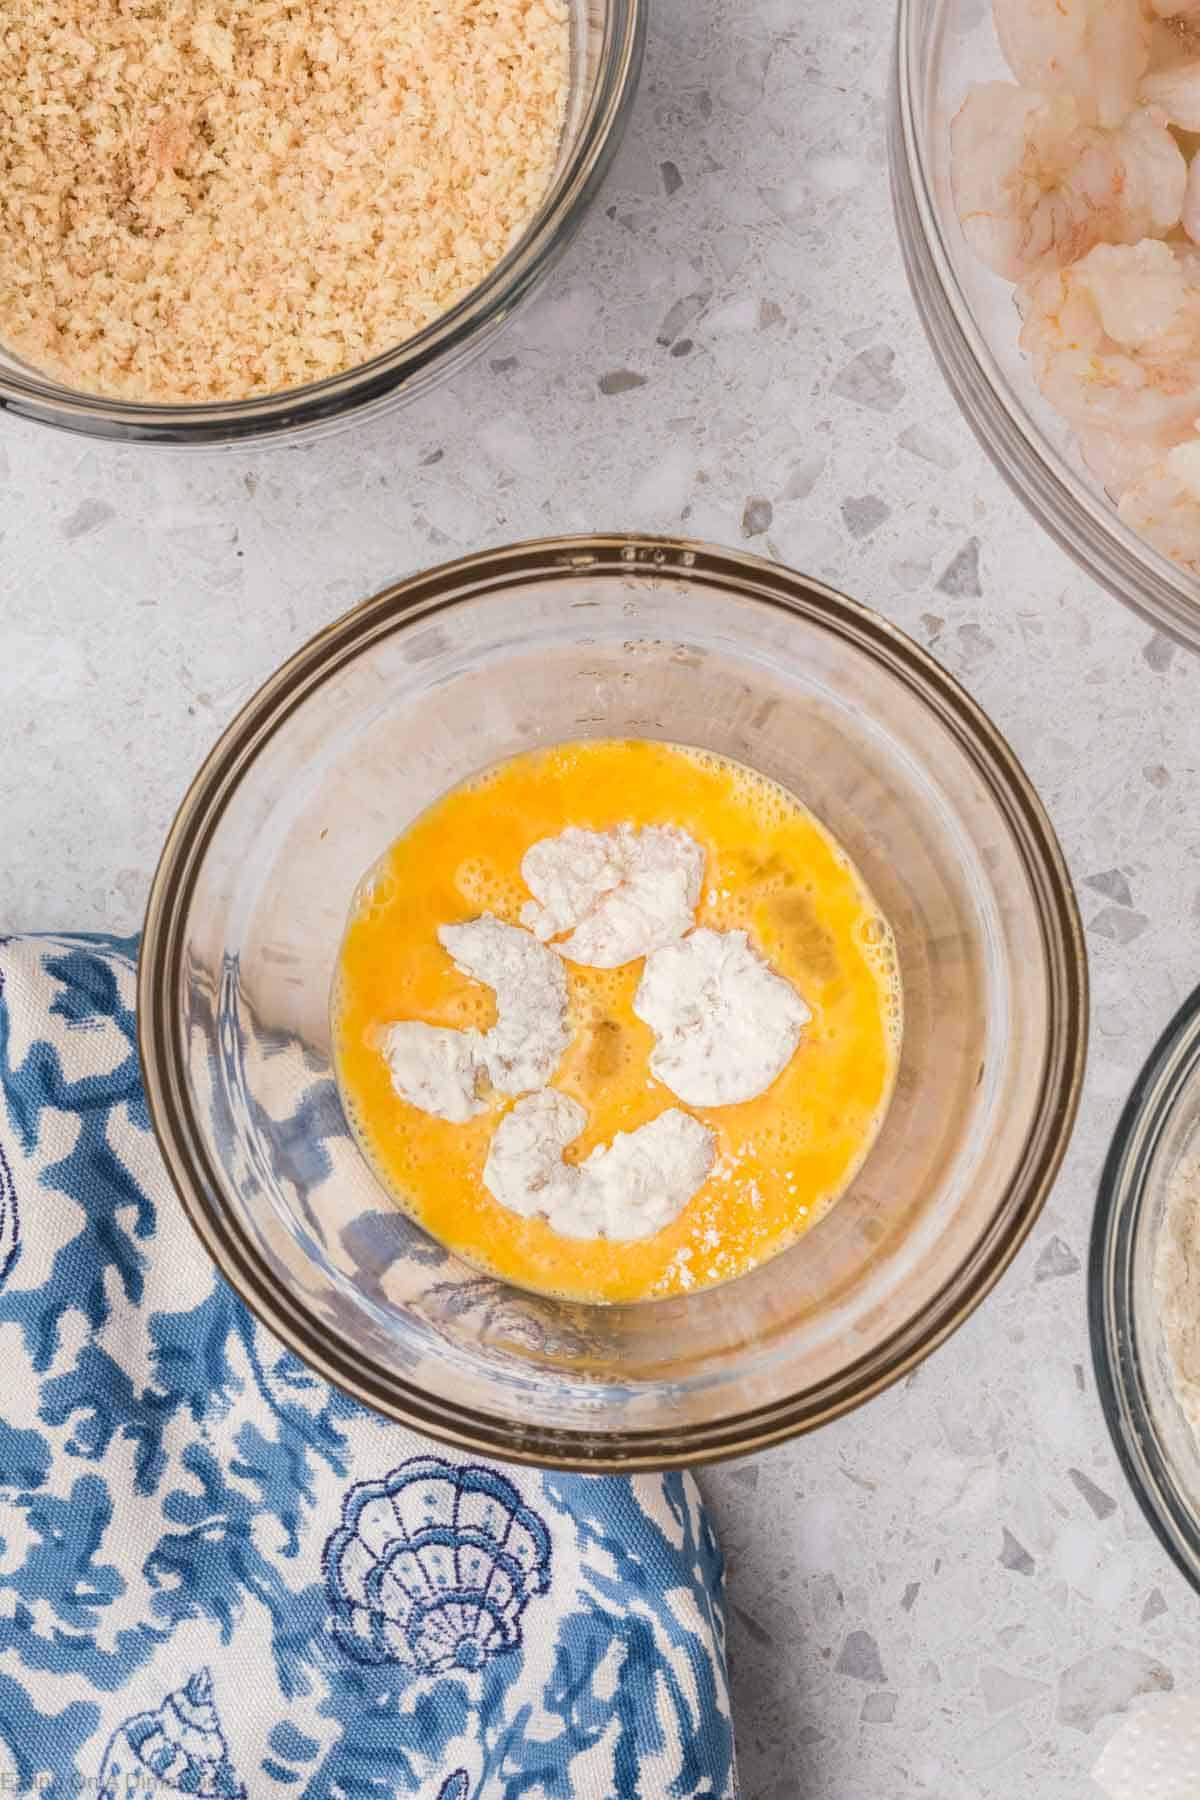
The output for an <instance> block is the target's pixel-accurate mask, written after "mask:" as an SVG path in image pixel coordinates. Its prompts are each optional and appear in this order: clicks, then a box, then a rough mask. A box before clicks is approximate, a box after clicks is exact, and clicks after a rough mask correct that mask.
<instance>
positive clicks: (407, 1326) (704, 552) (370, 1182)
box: [140, 537, 1086, 1469]
mask: <svg viewBox="0 0 1200 1800" xmlns="http://www.w3.org/2000/svg"><path fill="white" fill-rule="evenodd" d="M592 736H601V737H613V736H618V737H619V736H630V737H651V738H661V739H667V740H673V741H676V742H680V743H685V744H691V745H694V746H698V747H701V748H706V749H710V750H714V751H719V752H721V753H722V754H724V755H726V756H730V757H734V758H736V759H738V760H740V761H742V762H745V763H749V764H751V765H752V766H753V767H755V768H757V769H759V770H761V771H762V772H764V773H765V774H767V775H769V776H772V777H774V779H775V780H776V781H779V782H782V783H783V784H784V786H785V787H787V788H789V789H791V790H793V791H794V792H795V793H797V794H798V795H799V796H801V798H802V799H803V800H804V801H805V802H807V804H808V805H809V806H810V807H811V808H812V810H813V811H814V812H815V813H816V814H817V815H818V816H819V817H820V818H822V819H823V820H824V821H825V822H826V824H827V825H828V826H829V827H830V828H831V829H832V831H833V832H834V833H835V835H836V836H837V837H838V838H839V839H840V840H841V843H842V844H843V845H844V847H845V848H846V850H847V852H848V853H849V855H850V856H851V858H852V859H853V860H854V861H855V862H856V863H857V866H858V868H859V869H860V870H861V871H862V874H863V876H864V877H865V879H866V881H867V883H868V885H869V886H870V888H871V890H872V891H873V893H874V894H875V897H876V899H877V900H878V901H879V903H880V905H881V907H882V908H883V910H884V912H885V913H886V915H887V917H888V918H889V919H890V921H891V924H892V926H893V929H894V931H895V934H896V939H897V944H898V950H899V957H900V967H901V974H902V978H903V982H904V991H905V1013H906V1035H905V1040H904V1047H903V1053H902V1058H901V1065H900V1069H899V1073H898V1078H897V1086H896V1092H895V1097H894V1099H893V1101H892V1105H891V1109H890V1111H889V1113H888V1116H887V1118H886V1120H885V1123H884V1125H883V1128H882V1130H881V1132H880V1135H879V1137H878V1139H877V1141H876V1143H875V1146H874V1149H873V1150H872V1152H871V1155H870V1157H869V1158H868V1160H867V1162H866V1163H865V1164H864V1167H863V1169H862V1171H861V1173H860V1174H859V1176H858V1178H857V1179H856V1180H855V1182H854V1183H853V1185H852V1187H851V1188H850V1189H849V1190H848V1192H847V1193H846V1194H845V1196H844V1197H843V1198H842V1199H841V1201H840V1202H839V1203H838V1205H837V1206H836V1207H834V1208H833V1210H832V1211H831V1212H830V1213H829V1214H828V1215H827V1217H825V1218H824V1219H822V1220H820V1221H819V1222H818V1223H817V1224H816V1225H815V1226H814V1227H813V1228H812V1229H811V1230H810V1232H809V1233H808V1234H807V1235H806V1236H805V1237H803V1238H802V1239H801V1240H800V1241H799V1242H797V1243H795V1244H794V1245H793V1246H792V1247H791V1248H789V1249H787V1250H785V1251H783V1252H782V1253H781V1254H779V1255H778V1256H776V1257H775V1258H773V1259H772V1260H771V1261H769V1262H767V1263H764V1264H763V1265H761V1266H760V1267H759V1268H758V1269H756V1270H754V1271H753V1272H751V1273H750V1274H747V1275H744V1276H742V1277H741V1278H739V1279H738V1280H735V1281H731V1282H729V1283H727V1284H725V1285H723V1286H719V1287H714V1288H711V1289H708V1290H706V1291H703V1292H699V1293H696V1294H692V1295H688V1296H686V1297H683V1298H668V1299H660V1300H654V1301H648V1302H642V1303H640V1304H635V1305H614V1306H600V1305H595V1306H590V1305H581V1304H578V1303H574V1304H568V1303H564V1302H559V1301H555V1300H552V1299H546V1298H542V1297H540V1296H537V1295H534V1294H531V1293H528V1292H526V1291H523V1290H521V1289H518V1288H514V1287H510V1286H507V1285H505V1284H504V1283H503V1282H501V1281H498V1280H495V1279H493V1278H491V1277H488V1276H484V1275H482V1274H480V1273H479V1272H478V1270H476V1269H473V1268H470V1267H467V1266H466V1265H464V1264H462V1263H460V1262H457V1261H455V1260H453V1259H452V1258H451V1257H449V1256H448V1255H447V1254H446V1253H445V1252H443V1251H442V1250H441V1249H440V1247H439V1246H438V1245H437V1244H436V1243H434V1242H433V1241H432V1240H430V1239H429V1238H428V1237H427V1236H426V1235H425V1234H424V1233H423V1232H422V1231H421V1230H420V1229H419V1228H418V1227H417V1226H415V1225H414V1224H412V1223H410V1221H409V1220H408V1219H407V1218H406V1217H405V1216H403V1215H402V1214H401V1213H400V1212H399V1211H398V1210H397V1208H396V1207H395V1205H394V1203H392V1202H391V1201H390V1200H389V1199H388V1198H387V1196H386V1195H385V1193H384V1192H383V1190H382V1189H381V1188H380V1187H379V1186H378V1185H377V1184H376V1182H375V1179H374V1177H373V1176H372V1174H371V1173H370V1171H369V1169H368V1168H367V1166H366V1164H365V1163H364V1162H363V1160H362V1158H361V1156H360V1153H359V1151H358V1148H357V1146H356V1144H355V1141H354V1139H353V1138H352V1137H351V1135H350V1133H349V1131H348V1129H347V1127H346V1125H345V1123H344V1120H343V1117H342V1111H341V1107H340V1104H339V1101H338V1096H337V1092H336V1089H335V1087H334V1084H333V1081H332V1078H331V1071H330V1044H329V1024H328V1004H329V991H330V978H331V974H332V971H333V967H334V961H335V957H336V954H337V950H338V945H339V941H340V938H341V934H342V930H343V926H344V923H345V919H346V914H347V909H348V906H349V904H350V900H351V897H352V895H353V892H354V889H355V886H356V883H357V882H358V880H359V877H360V876H361V875H362V874H363V873H364V871H366V870H367V869H368V868H369V867H370V865H371V864H372V863H373V862H374V861H375V859H376V858H377V857H378V855H379V854H380V852H381V851H382V850H383V849H384V848H385V847H386V846H387V845H388V843H389V842H390V841H391V840H392V839H393V838H394V837H395V836H396V835H397V834H398V833H399V832H400V831H401V830H402V829H403V827H404V826H405V824H406V823H407V822H408V821H409V820H411V819H412V818H413V816H414V815H415V814H417V813H419V812H421V811H422V810H423V809H424V808H425V807H426V806H428V805H429V804H430V802H431V801H432V800H433V799H434V798H435V797H436V796H438V795H440V794H442V793H443V792H445V790H446V789H447V788H449V787H451V786H453V785H454V784H455V783H457V782H460V781H462V780H464V779H465V778H467V777H468V776H471V775H473V774H474V773H476V772H477V771H479V770H481V769H483V768H485V767H486V766H487V765H489V764H491V763H493V762H495V761H496V760H497V759H499V758H502V757H508V756H512V755H514V754H515V753H516V752H518V751H521V750H526V749H528V748H530V747H532V746H536V745H539V744H549V743H553V742H555V741H560V740H563V739H570V738H582V737H592ZM140 1015H141V1034H142V1036H141V1042H142V1058H143V1066H144V1071H145V1078H146V1087H147V1093H148V1096H149V1101H150V1108H151V1113H152V1116H153V1119H154V1123H155V1128H156V1131H157V1134H158V1138H159V1142H160V1144H161V1147H162V1151H163V1154H164V1157H165V1160H166V1164H167V1167H168V1169H169V1171H170V1173H171V1175H172V1177H173V1179H174V1182H175V1184H176V1186H177V1188H178V1190H179V1193H180V1196H181V1198H182V1200H183V1204H184V1206H185V1207H186V1209H187V1211H188V1213H189V1214H190V1216H191V1219H192V1221H193V1223H194V1225H195V1226H196V1229H197V1230H198V1232H199V1233H200V1236H201V1237H202V1239H203V1241H204V1243H205V1244H206V1246H207V1247H208V1249H209V1250H210V1252H211V1254H212V1255H213V1257H214V1259H215V1260H216V1262H217V1263H218V1265H219V1266H220V1268H221V1269H222V1270H223V1271H224V1273H225V1274H226V1276H227V1277H228V1278H229V1280H230V1281H231V1282H232V1284H233V1285H234V1287H235V1288H236V1289H237V1290H238V1292H239V1293H240V1294H241V1295H242V1296H243V1298H244V1299H245V1300H246V1301H247V1303H248V1304H249V1305H250V1306H251V1307H252V1308H253V1309H254V1310H255V1311H256V1312H257V1313H258V1315H259V1316H260V1317H261V1318H262V1319H263V1320H264V1321H265V1322H266V1323H267V1324H269V1325H270V1327H271V1328H272V1330H273V1331H274V1332H275V1333H276V1334H277V1336H278V1337H279V1338H281V1339H282V1340H283V1341H284V1342H285V1343H286V1344H288V1345H289V1346H290V1347H291V1348H293V1349H294V1350H295V1351H296V1353H297V1354H298V1355H299V1356H301V1357H303V1358H304V1359H305V1360H306V1361H307V1362H308V1363H310V1364H311V1365H312V1366H313V1367H315V1368H317V1369H319V1370H320V1371H321V1373H322V1374H324V1375H326V1376H327V1377H328V1378H329V1379H330V1380H331V1381H333V1382H335V1383H337V1384H338V1385H339V1386H340V1387H342V1388H344V1389H347V1390H348V1391H349V1392H350V1393H352V1394H354V1395H356V1396H357V1397H358V1398H359V1399H361V1400H362V1401H364V1402H365V1403H367V1404H368V1405H370V1406H372V1407H374V1408H377V1409H378V1410H379V1411H381V1412H384V1413H387V1414H390V1415H392V1416H393V1417H395V1418H397V1419H400V1420H404V1421H406V1422H407V1423H409V1424H411V1425H413V1426H415V1427H417V1428H419V1429H420V1430H423V1431H427V1432H430V1433H432V1434H433V1435H434V1436H436V1437H441V1438H444V1439H447V1440H450V1441H452V1442H454V1443H456V1444H459V1445H464V1446H469V1447H472V1448H476V1449H479V1450H482V1451H485V1452H490V1453H493V1454H496V1455H499V1456H502V1457H508V1458H511V1459H516V1460H525V1461H530V1462H538V1463H549V1464H556V1465H560V1466H570V1467H576V1468H593V1469H601V1468H608V1469H614V1468H625V1469H629V1468H635V1467H653V1466H665V1465H670V1464H680V1463H685V1462H694V1461H700V1460H702V1459H706V1458H712V1457H717V1456H721V1455H732V1454H737V1453H741V1452H744V1451H747V1450H750V1449H752V1448H755V1447H757V1446H760V1445H765V1444H769V1443H772V1442H774V1441H776V1440H778V1439H781V1438H784V1437H787V1436H789V1435H790V1434H792V1433H794V1432H798V1431H803V1430H806V1429H808V1428H809V1427H812V1426H814V1425H818V1424H820V1423H821V1422H822V1421H823V1420H826V1419H829V1418H832V1417H834V1416H835V1415H836V1414H838V1413H841V1412H844V1411H845V1410H846V1409H847V1408H849V1407H851V1406H854V1405H856V1404H857V1403H858V1402H860V1401H862V1400H864V1399H866V1398H867V1397H868V1396H869V1395H871V1394H873V1393H875V1392H876V1391H878V1390H879V1389H880V1388H882V1387H883V1386H885V1385H886V1384H887V1383H888V1382H890V1381H893V1380H895V1378H896V1377H897V1376H898V1375H900V1374H902V1373H903V1372H904V1371H905V1370H906V1369H908V1368H910V1367H911V1366H912V1365H913V1363H915V1362H916V1361H917V1360H918V1359H919V1358H920V1357H922V1356H924V1355H925V1354H926V1353H927V1352H928V1351H929V1350H931V1349H932V1348H933V1346H934V1345H936V1344H937V1343H939V1342H940V1341H941V1340H942V1339H943V1338H944V1337H945V1336H946V1335H947V1334H948V1333H949V1332H950V1331H952V1330H953V1329H954V1327H955V1326H956V1325H957V1324H959V1323H960V1322H961V1320H962V1319H963V1318H964V1317H965V1316H966V1315H967V1314H968V1313H969V1312H970V1311H971V1309H972V1307H973V1306H975V1304H976V1303H977V1302H978V1301H979V1300H980V1299H981V1298H982V1297H983V1295H984V1294H985V1293H986V1292H987V1291H988V1289H989V1288H990V1287H991V1286H992V1284H993V1282H994V1281H995V1280H996V1279H997V1277H998V1276H999V1275H1000V1273H1001V1271H1002V1270H1003V1269H1004V1267H1005V1265H1006V1264H1007V1263H1008V1261H1009V1259H1010V1258H1011V1257H1012V1255H1013V1254H1014V1252H1015V1250H1016V1249H1017V1246H1018V1245H1019V1244H1020V1243H1021V1241H1022V1239H1023V1238H1024V1236H1025V1234H1026V1233H1027V1232H1028V1230H1029V1228H1030V1226H1031V1224H1032V1223H1033V1220H1034V1218H1035V1217H1036V1215H1037V1212H1038V1209H1039V1207H1040V1205H1041V1203H1042V1200H1043V1197H1044V1196H1045V1193H1046V1191H1047V1188H1048V1186H1049V1184H1050V1181H1051V1179H1052V1177H1053V1175H1054V1172H1055V1170H1056V1168H1057V1166H1058V1163H1059V1159H1060V1157H1061V1155H1062V1152H1063V1150H1064V1148H1065V1145H1066V1141H1067V1137H1068V1135H1069V1131H1070V1127H1071V1123H1072V1119H1073V1116H1074V1112H1075V1106H1076V1101H1077V1098H1078V1093H1079V1084H1080V1079H1081V1074H1082V1068H1083V1058H1084V1043H1085V1038H1086V965H1085V960H1084V951H1083V944H1082V940H1081V936H1080V930H1079V923H1078V917H1077V913H1076V909H1075V903H1074V898H1073V895H1072V892H1071V887H1070V883H1069V879H1068V876H1067V872H1066V869H1065V867H1064V864H1063V860H1062V857H1061V854H1060V852H1059V850H1058V846H1057V844H1056V842H1055V839H1054V836H1053V833H1052V830H1051V828H1050V825H1049V823H1048V822H1047V819H1046V816H1045V814H1044V812H1043V810H1042V808H1041V806H1040V804H1039V802H1038V799H1037V796H1036V795H1035V794H1034V792H1033V791H1032V789H1031V788H1030V786H1029V783H1028V781H1027V780H1026V778H1025V776H1024V775H1023V774H1022V772H1021V769H1020V768H1019V766H1018V765H1017V763H1016V761H1015V759H1014V758H1013V756H1012V753H1011V751H1010V750H1009V749H1008V748H1007V746H1006V745H1005V743H1004V742H1003V740H1002V739H1001V738H1000V736H999V735H998V734H997V732H996V731H995V729H994V728H993V727H992V726H991V725H990V724H989V722H988V720H987V719H986V718H985V717H984V716H983V714H982V713H981V712H980V711H979V710H978V708H977V707H976V706H975V705H974V704H973V703H972V702H971V701H970V700H969V699H968V697H967V696H966V694H964V693H963V692H962V690H961V689H960V688H959V687H957V686H956V684H955V683H954V682H953V681H952V680H951V679H950V678H949V677H948V676H947V675H946V674H945V673H944V672H943V671H942V670H941V669H939V668H938V666H937V665H936V664H935V663H934V662H933V661H931V659H930V658H929V657H928V656H926V655H925V654H924V652H923V651H921V650H920V649H918V648H917V647H916V646H915V645H914V644H912V643H911V642H910V641H909V640H908V639H907V638H905V637H904V636H902V635H901V634H900V633H899V632H898V631H895V630H894V629H893V628H892V627H891V626H889V625H887V624H885V623H884V622H883V621H882V620H881V619H879V618H877V617H876V616H875V615H874V614H873V613H870V612H868V611H866V610H865V609H863V608H862V607H860V606H857V605H855V604H853V603H852V602H851V601H849V600H846V599H843V598H842V597H841V596H840V595H838V594H836V593H833V592H832V591H831V590H830V589H828V588H825V587H822V586H820V585H819V584H818V583H816V582H813V581H809V580H807V579H805V578H803V577H801V576H798V575H794V574H791V573H789V572H787V571H786V570H783V569H779V568H777V567H774V566H772V565H771V564H768V563H765V562H760V561H758V560H756V559H754V558H752V557H748V556H743V555H738V554H736V553H733V552H730V551H722V550H715V549H706V548H700V547H696V546H688V545H684V544H679V543H668V542H661V541H657V540H646V539H640V538H638V539H628V538H622V537H595V538H579V539H559V540H552V541H548V542H541V543H532V544H525V545H518V546H517V547H515V548H512V549H505V550H497V551H490V552H487V553H485V554H482V555H479V556H476V557H472V558H468V559H467V560H465V561H462V562H457V563H453V564H451V565H449V566H448V567H446V568H441V569H436V570H434V571H433V572H432V573H430V574H426V575H421V576H417V577H416V578H414V579H412V580H409V581H405V582H403V583H401V584H400V585H399V586H398V587H395V588H392V589H389V590H388V591H387V592H386V593H383V594H379V595H377V596H376V597H375V598H374V599H372V600H368V601H366V602H365V603H364V604H363V605H361V606H359V607H357V608H356V609H355V610H354V611H353V612H351V613H348V614H347V615H346V617H345V618H343V619H341V620H339V621H338V622H337V623H336V624H334V625H331V626H330V627H329V629H328V630H326V631H325V632H323V633H322V634H321V635H320V636H319V637H317V638H314V639H313V641H312V642H311V643H310V644H308V645H307V646H306V647H305V648H304V649H302V650H301V651H299V652H298V654H297V655H296V656H294V657H293V658H292V660H291V661H290V662H289V663H287V664H286V665H285V666H284V667H283V668H282V669H281V670H280V672H279V673H278V674H277V675H276V676H274V677H273V678H272V680H270V681H269V682H268V683H267V684H266V686H265V687H264V688H262V690H261V691H260V692H259V693H258V694H257V695H256V696H255V698H254V699H253V700H252V701H251V702H250V703H249V705H248V706H247V707H246V708H245V709H244V711H243V712H242V713H241V714H240V716H239V717H238V718H237V719H236V720H235V721H234V723H233V724H232V725H231V726H230V727H229V729H228V731H227V732H226V733H225V735H224V737H222V739H221V740H220V742H219V743H218V744H217V746H216V748H215V750H214V751H213V752H212V754H211V756H210V757H209V759H208V761H207V762H206V763H205V765H204V767H203V768H202V769H201V771H200V774H199V775H198V776H197V778H196V780H195V782H194V783H193V785H192V788H191V789H190V791H189V793H188V794H187V796H186V798H185V800H184V802H183V805H182V807H181V809H180V812H179V815H178V817H177V819H176V821H175V823H174V825H173V827H172V829H171V832H170V836H169V837H168V840H167V843H166V847H165V849H164V851H163V856H162V860H161V863H160V865H159V868H158V872H157V875H156V877H155V881H154V885H153V889H152V893H151V897H150V902H149V910H148V913H147V919H146V932H145V938H144V942H143V947H142V960H141V973H140Z"/></svg>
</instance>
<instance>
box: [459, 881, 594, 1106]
mask: <svg viewBox="0 0 1200 1800" xmlns="http://www.w3.org/2000/svg"><path fill="white" fill-rule="evenodd" d="M438 942H439V943H440V944H441V946H442V948H443V949H444V950H448V951H449V952H450V954H451V956H452V957H453V958H454V966H455V968H456V969H459V970H461V972H462V973H463V974H464V975H469V976H470V977H471V978H472V980H474V981H482V982H483V984H484V986H485V987H490V988H491V989H492V990H493V992H494V993H495V996H496V1023H495V1024H494V1025H493V1026H492V1028H491V1030H490V1031H486V1032H485V1033H484V1034H483V1060H484V1063H485V1065H486V1067H487V1072H488V1074H489V1075H490V1076H491V1080H492V1086H493V1087H496V1088H499V1090H500V1092H501V1093H502V1094H524V1093H527V1092H528V1091H529V1089H530V1088H540V1087H545V1085H546V1083H547V1082H548V1081H549V1079H550V1077H551V1076H552V1075H553V1073H554V1071H555V1069H556V1068H557V1067H558V1064H559V1062H560V1060H561V1058H562V1054H563V1051H564V1050H565V1049H566V1047H567V1045H568V1044H569V1043H570V1041H571V1033H570V1031H569V1030H568V1028H567V976H566V971H565V970H564V968H563V966H562V962H561V960H560V958H559V957H558V956H557V955H556V954H555V952H554V951H553V950H549V949H547V947H546V946H545V944H540V943H539V942H538V940H537V939H536V938H535V937H532V936H531V935H530V933H529V932H528V931H523V930H522V929H521V927H520V926H519V925H505V924H504V923H503V921H502V920H500V919H497V918H494V917H493V916H492V914H491V913H484V914H483V916H482V918H479V919H472V920H470V921H469V922H468V923H467V924H465V925H443V926H441V927H440V928H439V930H438Z"/></svg>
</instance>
